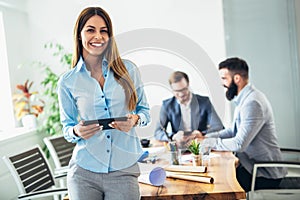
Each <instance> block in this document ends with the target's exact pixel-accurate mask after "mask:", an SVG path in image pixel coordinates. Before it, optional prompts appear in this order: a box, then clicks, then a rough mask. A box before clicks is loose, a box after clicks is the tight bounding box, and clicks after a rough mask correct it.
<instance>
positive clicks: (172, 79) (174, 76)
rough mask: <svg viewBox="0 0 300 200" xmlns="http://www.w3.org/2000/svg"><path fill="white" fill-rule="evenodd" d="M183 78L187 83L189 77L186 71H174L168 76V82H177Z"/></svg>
mask: <svg viewBox="0 0 300 200" xmlns="http://www.w3.org/2000/svg"><path fill="white" fill-rule="evenodd" d="M183 78H184V79H185V80H186V82H187V83H188V84H189V82H190V81H189V77H188V75H187V74H186V73H184V72H181V71H175V72H173V73H172V74H171V76H170V78H169V84H170V85H171V84H172V83H177V82H179V81H181V79H183Z"/></svg>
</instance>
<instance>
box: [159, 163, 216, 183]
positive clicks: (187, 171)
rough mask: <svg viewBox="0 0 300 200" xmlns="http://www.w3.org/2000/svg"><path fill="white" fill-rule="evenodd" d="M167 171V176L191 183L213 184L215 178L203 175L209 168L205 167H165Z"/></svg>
mask: <svg viewBox="0 0 300 200" xmlns="http://www.w3.org/2000/svg"><path fill="white" fill-rule="evenodd" d="M165 170H166V171H167V173H166V176H167V177H169V178H178V179H184V180H189V181H197V182H202V183H213V182H214V178H213V177H211V176H204V175H202V174H201V173H205V172H206V170H207V168H206V167H205V166H196V167H194V166H181V165H170V166H167V167H165Z"/></svg>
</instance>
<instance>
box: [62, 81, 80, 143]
mask: <svg viewBox="0 0 300 200" xmlns="http://www.w3.org/2000/svg"><path fill="white" fill-rule="evenodd" d="M57 94H58V102H59V109H60V121H61V123H62V126H63V128H62V131H63V134H64V137H65V138H66V140H67V141H69V142H77V141H78V140H80V139H81V138H80V137H78V136H76V135H75V134H74V132H73V127H74V126H75V125H76V124H77V123H78V120H77V116H78V111H77V107H76V103H75V100H74V98H73V97H72V95H71V93H70V91H69V89H68V88H67V87H66V85H65V84H64V82H63V79H62V78H61V79H60V80H59V82H58V89H57Z"/></svg>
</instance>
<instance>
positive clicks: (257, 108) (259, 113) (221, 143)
mask: <svg viewBox="0 0 300 200" xmlns="http://www.w3.org/2000/svg"><path fill="white" fill-rule="evenodd" d="M239 114H240V117H239V120H240V122H235V123H238V124H239V126H238V127H237V133H236V134H235V136H234V137H232V138H225V139H222V137H224V136H225V135H226V134H225V133H226V132H224V134H222V132H221V134H220V138H218V141H217V144H216V146H215V149H216V150H226V151H227V150H228V151H243V150H244V149H246V148H247V147H248V145H249V144H250V143H251V142H252V140H253V139H254V138H255V136H256V135H257V134H258V133H259V131H260V129H261V128H262V126H263V124H264V113H263V108H262V106H261V105H260V104H259V103H258V102H256V101H251V102H249V103H248V104H247V105H245V106H243V107H242V108H241V110H240V113H239Z"/></svg>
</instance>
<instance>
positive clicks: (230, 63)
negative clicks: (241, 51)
mask: <svg viewBox="0 0 300 200" xmlns="http://www.w3.org/2000/svg"><path fill="white" fill-rule="evenodd" d="M220 69H228V70H229V72H230V73H231V74H232V75H235V74H239V75H240V76H242V77H243V78H245V79H248V76H249V75H248V74H249V67H248V64H247V63H246V61H244V60H243V59H240V58H237V57H234V58H228V59H226V60H224V61H223V62H221V63H220V64H219V70H220Z"/></svg>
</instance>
